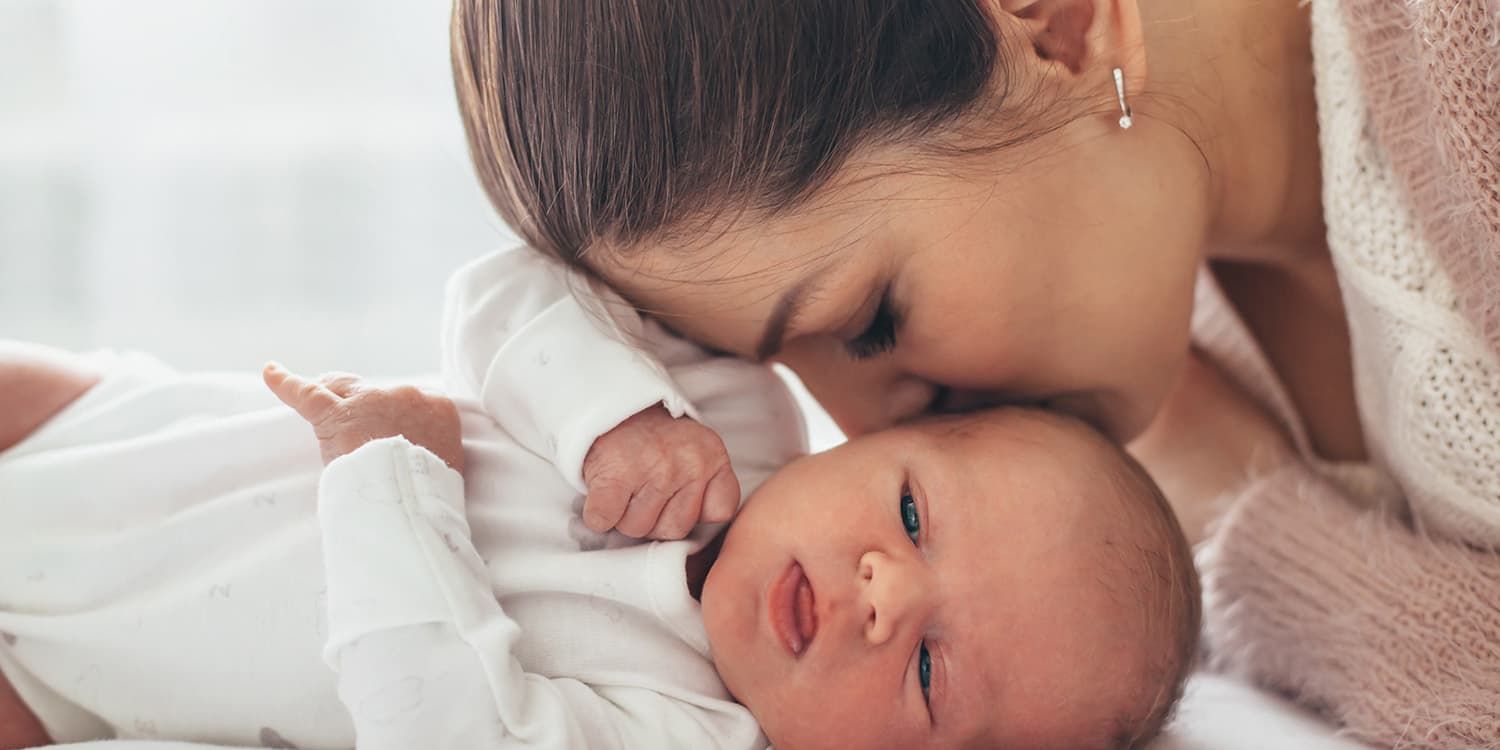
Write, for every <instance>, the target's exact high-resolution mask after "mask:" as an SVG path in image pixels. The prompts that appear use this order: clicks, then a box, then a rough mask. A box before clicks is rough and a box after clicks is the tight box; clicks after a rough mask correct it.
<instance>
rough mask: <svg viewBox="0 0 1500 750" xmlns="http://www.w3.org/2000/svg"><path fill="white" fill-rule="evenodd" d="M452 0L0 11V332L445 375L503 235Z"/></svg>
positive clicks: (175, 1)
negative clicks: (466, 292)
mask: <svg viewBox="0 0 1500 750" xmlns="http://www.w3.org/2000/svg"><path fill="white" fill-rule="evenodd" d="M447 14H448V2H447V0H315V1H314V0H214V1H213V2H208V1H206V0H130V1H129V2H120V1H119V0H3V1H0V337H6V338H21V339H29V340H35V341H40V342H44V343H50V344H56V345H60V346H66V347H70V348H92V347H99V346H115V347H129V348H139V349H144V350H147V351H150V352H153V353H157V354H159V355H161V356H163V357H165V358H167V359H168V360H169V361H171V362H173V363H174V364H178V365H180V366H183V367H254V366H257V365H258V364H259V363H260V362H261V361H262V360H264V359H265V358H267V357H273V356H274V357H279V358H282V359H284V360H286V361H287V362H288V363H289V364H292V365H293V366H297V367H302V368H306V369H308V370H314V371H316V370H322V369H332V368H343V369H352V370H360V371H366V372H385V373H402V372H413V371H420V370H431V369H433V368H434V367H435V359H436V353H437V341H436V337H435V336H434V330H435V327H436V324H437V317H438V314H439V310H440V305H441V299H440V296H441V285H442V281H443V279H444V278H445V277H446V275H447V274H448V272H449V271H451V270H452V268H453V267H454V266H455V265H456V264H458V263H460V262H462V261H463V260H464V259H467V258H470V257H473V256H475V255H477V254H480V253H482V252H485V251H486V250H489V249H492V248H494V247H496V246H498V245H500V244H502V243H505V242H508V241H509V239H508V233H507V232H506V230H505V229H504V228H503V226H502V225H501V224H500V223H499V221H498V219H497V218H495V217H494V215H493V213H492V212H491V211H490V209H489V208H488V206H487V204H486V203H485V201H484V199H483V196H482V194H481V193H480V192H479V190H478V188H477V187H476V185H475V181H474V178H473V176H472V173H471V171H470V168H469V165H468V157H467V154H466V152H465V149H464V145H463V140H462V132H461V130H460V125H459V122H458V117H457V112H456V108H455V105H454V103H453V95H452V87H451V85H450V83H449V75H448V57H447V56H448V50H447Z"/></svg>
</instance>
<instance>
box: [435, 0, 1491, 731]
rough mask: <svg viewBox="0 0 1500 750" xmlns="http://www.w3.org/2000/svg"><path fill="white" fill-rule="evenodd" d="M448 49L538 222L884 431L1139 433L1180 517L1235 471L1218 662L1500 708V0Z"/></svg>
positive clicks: (1369, 713) (1221, 529)
mask: <svg viewBox="0 0 1500 750" xmlns="http://www.w3.org/2000/svg"><path fill="white" fill-rule="evenodd" d="M454 42H455V69H456V74H457V86H458V91H459V96H460V100H461V105H462V108H463V112H464V116H465V121H466V125H467V127H468V131H469V136H470V143H471V148H472V151H473V155H474V157H475V161H476V163H477V165H478V169H479V173H480V177H481V179H482V180H483V182H484V184H485V187H486V189H487V191H488V192H489V194H490V196H491V198H492V199H493V201H494V202H495V204H496V205H497V206H498V208H499V209H500V211H501V212H502V214H504V216H505V217H506V218H507V220H508V221H509V222H510V223H511V225H512V226H513V227H514V228H515V229H516V230H517V231H518V232H519V233H520V234H521V235H522V237H523V238H524V239H525V240H527V241H528V242H529V243H531V244H532V245H534V246H535V247H537V248H539V249H541V250H543V251H546V252H550V253H553V254H556V255H559V256H561V257H563V258H565V259H567V260H568V261H570V262H572V263H575V264H578V265H580V266H583V267H585V268H587V269H589V270H590V271H592V272H593V273H595V274H597V275H599V276H601V277H602V278H604V279H605V280H607V281H608V282H609V283H611V284H612V285H613V286H614V287H616V288H617V289H618V290H620V291H621V292H622V293H624V294H625V295H626V296H627V297H629V298H630V299H632V300H633V301H634V302H635V303H636V304H638V305H639V306H640V307H642V308H643V309H645V310H647V311H650V312H652V313H655V314H656V315H657V316H659V317H660V318H661V319H662V320H663V321H665V322H666V323H668V324H669V325H672V326H674V327H675V328H677V329H678V330H679V331H680V332H682V333H683V334H685V335H687V336H690V337H692V338H694V339H697V340H700V341H702V342H705V343H708V344H710V345H713V346H716V347H719V348H722V349H725V350H728V351H733V352H736V353H739V354H742V355H744V356H747V357H755V358H762V359H763V358H768V357H775V358H778V359H780V360H782V361H784V362H786V363H788V364H790V365H791V366H792V367H793V368H794V369H795V370H796V371H797V372H798V373H799V374H800V375H801V376H802V377H803V379H804V380H805V381H806V382H807V384H808V385H809V387H810V388H811V389H812V390H813V392H814V393H815V394H816V395H817V396H818V397H819V399H820V400H821V401H822V402H823V403H824V404H825V406H827V407H828V409H829V411H830V412H831V413H832V414H833V415H834V417H835V418H836V419H837V420H838V422H839V423H840V424H841V425H842V426H843V427H844V428H845V429H846V431H848V432H851V433H859V432H864V431H868V430H872V429H877V428H880V427H882V426H885V425H889V424H892V423H894V422H897V421H900V420H904V419H908V418H911V417H915V416H918V415H920V414H923V413H927V412H932V411H946V410H955V409H959V410H961V409H971V408H978V407H982V406H985V405H989V404H996V403H1014V402H1024V403H1035V404H1041V405H1045V406H1047V407H1049V408H1054V409H1058V410H1062V411H1066V412H1070V413H1073V414H1076V415H1079V416H1081V417H1084V418H1085V419H1088V420H1090V421H1091V422H1093V423H1094V424H1095V425H1097V426H1098V427H1099V428H1100V429H1102V430H1104V431H1105V432H1106V433H1107V434H1109V435H1111V436H1112V437H1114V438H1115V439H1117V440H1120V441H1122V442H1124V441H1132V440H1136V439H1137V438H1139V440H1136V442H1135V444H1134V445H1135V449H1136V450H1137V452H1138V455H1140V456H1141V457H1142V459H1143V460H1144V461H1145V462H1146V463H1147V464H1148V466H1149V467H1150V468H1151V469H1152V471H1153V473H1154V474H1155V475H1156V476H1157V478H1158V479H1159V481H1160V482H1161V483H1162V484H1163V485H1164V486H1165V487H1166V488H1167V489H1168V491H1169V493H1170V494H1172V495H1173V496H1174V501H1175V502H1177V503H1179V505H1180V506H1181V508H1182V510H1183V512H1184V515H1185V516H1187V517H1188V518H1190V519H1191V518H1196V517H1198V516H1200V515H1201V508H1202V506H1203V502H1204V501H1206V500H1208V499H1210V498H1212V497H1215V496H1218V495H1220V494H1221V493H1224V492H1231V493H1232V494H1233V496H1234V500H1233V502H1232V504H1231V505H1230V506H1229V510H1228V512H1227V515H1226V516H1225V518H1224V519H1223V521H1222V522H1221V524H1220V525H1219V526H1218V528H1217V530H1216V532H1214V534H1213V536H1212V538H1211V539H1210V540H1209V542H1208V547H1207V552H1206V553H1205V560H1204V563H1205V564H1204V570H1203V573H1204V574H1205V578H1206V582H1207V585H1208V597H1209V598H1208V604H1209V612H1208V620H1209V623H1208V624H1209V631H1208V635H1209V637H1210V642H1211V645H1212V648H1213V651H1214V653H1215V654H1216V655H1217V656H1218V657H1219V658H1220V659H1221V660H1222V661H1224V662H1225V663H1226V664H1228V665H1230V666H1233V667H1236V668H1239V669H1241V670H1243V671H1246V672H1248V673H1249V674H1250V675H1251V676H1252V677H1254V678H1255V679H1257V680H1258V681H1260V682H1262V683H1264V684H1267V685H1269V686H1271V687H1274V688H1278V689H1282V690H1285V691H1289V692H1292V693H1294V694H1295V695H1297V696H1298V697H1300V698H1301V699H1302V700H1303V701H1305V702H1307V703H1309V704H1312V705H1315V706H1319V707H1321V708H1323V709H1325V710H1326V711H1327V712H1328V713H1329V714H1330V715H1331V716H1333V717H1334V718H1336V719H1337V720H1339V721H1341V722H1343V723H1344V724H1345V725H1347V726H1348V728H1349V730H1350V732H1351V733H1352V734H1354V735H1355V736H1357V737H1360V738H1363V739H1366V740H1368V741H1371V742H1374V743H1377V744H1382V745H1393V744H1397V743H1400V744H1402V746H1405V747H1443V748H1446V747H1472V746H1474V745H1476V744H1487V743H1490V742H1493V741H1495V740H1496V739H1497V738H1500V709H1497V708H1496V706H1500V652H1497V651H1496V650H1495V649H1496V647H1495V646H1494V645H1493V644H1495V643H1496V642H1500V625H1497V623H1500V558H1497V557H1496V555H1495V553H1494V552H1493V551H1492V550H1493V549H1494V548H1495V547H1497V546H1500V299H1497V298H1496V295H1495V293H1494V292H1492V290H1494V289H1496V288H1497V287H1500V274H1497V273H1496V272H1495V269H1494V267H1495V265H1496V264H1497V262H1500V151H1497V146H1496V144H1500V83H1497V81H1496V79H1495V77H1494V72H1493V71H1495V70H1500V5H1496V3H1495V0H1443V1H1442V2H1426V3H1395V2H1389V0H1312V2H1311V3H1309V4H1299V3H1295V2H1291V1H1290V0H1288V1H1287V2H1279V3H1247V2H1209V1H1207V0H1156V1H1154V2H1142V1H1140V0H953V1H952V2H945V3H933V2H930V1H929V0H837V1H835V0H827V1H815V0H809V1H808V2H797V3H786V2H772V1H771V0H761V1H750V0H746V1H745V2H737V3H702V2H668V1H666V0H657V1H656V2H636V3H619V2H617V1H616V0H588V1H587V2H584V1H580V2H576V3H555V2H552V1H551V0H534V1H533V2H499V0H460V2H458V3H457V7H456V9H455V15H454ZM559 51H561V54H559ZM1205 264H1206V268H1207V272H1206V273H1204V274H1203V275H1202V276H1201V277H1200V276H1199V273H1198V272H1199V269H1200V267H1204V266H1205ZM1190 342H1191V343H1192V344H1193V345H1194V346H1195V347H1196V351H1197V355H1190V351H1191V350H1192V348H1191V347H1190ZM1200 360H1202V361H1206V362H1207V363H1208V364H1206V365H1200V364H1198V362H1199V361H1200ZM1221 373H1223V374H1221ZM1224 375H1227V376H1228V379H1229V380H1230V381H1232V382H1233V384H1232V385H1231V384H1230V383H1229V382H1226V380H1225V378H1224ZM1241 392H1243V395H1241ZM1148 426H1149V428H1150V429H1149V430H1148ZM1283 435H1285V437H1283ZM1247 477H1253V478H1252V479H1251V480H1250V481H1249V483H1248V484H1246V478H1247Z"/></svg>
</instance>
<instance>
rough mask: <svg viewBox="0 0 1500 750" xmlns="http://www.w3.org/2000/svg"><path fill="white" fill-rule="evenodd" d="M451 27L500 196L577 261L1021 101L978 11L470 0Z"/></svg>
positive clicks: (756, 206)
mask: <svg viewBox="0 0 1500 750" xmlns="http://www.w3.org/2000/svg"><path fill="white" fill-rule="evenodd" d="M452 28H453V65H454V72H455V80H456V87H457V90H458V99H459V103H460V109H461V110H462V113H463V119H464V125H465V127H466V130H467V133H468V138H469V145H470V148H471V150H472V156H473V159H474V163H475V165H476V168H477V170H478V173H479V177H480V180H481V182H482V183H483V185H484V188H485V190H486V191H487V192H488V194H489V198H490V200H491V201H492V202H493V203H494V205H495V206H496V208H497V209H498V210H499V211H500V213H501V215H502V216H503V217H504V219H505V220H506V221H507V222H508V223H509V224H510V225H511V227H512V228H513V229H514V230H515V231H516V232H517V233H518V234H520V236H521V237H522V239H524V240H525V241H526V242H527V243H529V244H530V245H532V246H534V247H535V248H537V249H539V250H542V251H544V252H548V253H550V254H553V255H556V256H559V257H561V258H563V259H565V260H568V261H570V262H574V263H578V262H580V261H581V259H582V258H583V257H584V256H585V254H586V253H588V252H589V251H590V249H591V248H594V247H595V246H597V245H599V244H608V245H612V246H615V247H629V246H631V245H634V244H636V243H638V242H640V241H642V240H646V239H648V238H649V239H655V238H662V236H663V235H664V234H666V233H669V232H680V231H683V230H684V229H688V228H691V227H694V226H699V225H701V224H702V223H706V222H707V221H709V220H711V219H712V217H714V216H715V215H717V214H718V213H719V212H721V211H723V210H726V209H730V210H736V211H750V212H763V213H770V214H774V213H776V212H779V211H785V210H787V209H789V208H792V207H794V206H796V205H798V204H799V203H800V202H801V201H803V200H804V199H805V198H807V196H808V195H809V194H811V193H812V192H813V191H814V190H815V189H816V188H817V187H818V186H819V185H821V184H822V183H824V182H825V181H827V179H828V178H829V176H830V175H832V174H833V173H834V172H835V171H837V170H838V168H839V167H840V166H841V165H842V164H843V163H844V162H845V161H846V160H847V159H848V157H849V155H850V153H851V152H853V151H854V150H855V149H856V148H858V147H860V146H864V145H868V144H871V143H872V142H879V141H882V140H892V141H894V140H900V141H911V140H914V139H925V140H935V138H936V137H937V136H940V135H943V134H949V133H952V132H954V131H955V130H957V129H958V128H959V127H960V126H961V125H962V124H963V123H964V121H965V119H966V118H965V115H966V114H968V113H970V112H972V111H973V110H975V109H976V104H977V103H980V102H984V103H986V104H987V105H989V106H986V107H985V109H986V110H988V111H991V112H997V111H1004V110H1005V108H1004V107H1001V106H1000V104H1001V100H1002V99H1003V98H1004V97H1005V96H1006V94H1007V93H1008V91H1009V90H1010V88H1011V87H1010V86H1007V85H996V81H998V80H1002V79H1006V80H1008V76H1004V75H1000V73H1001V71H1000V68H1002V67H1003V66H1004V59H1003V54H1004V51H1005V47H1004V46H1003V45H1002V44H1001V39H1000V34H999V33H998V31H997V29H996V28H995V25H994V21H993V19H992V18H991V17H990V16H989V15H988V14H987V13H986V12H985V11H984V10H983V9H982V8H981V7H980V5H979V3H978V2H977V1H975V0H958V1H954V0H944V1H942V2H933V1H932V0H794V1H791V2H788V1H787V0H734V1H733V2H727V1H724V0H458V1H457V2H456V3H455V6H454V12H453V27H452Z"/></svg>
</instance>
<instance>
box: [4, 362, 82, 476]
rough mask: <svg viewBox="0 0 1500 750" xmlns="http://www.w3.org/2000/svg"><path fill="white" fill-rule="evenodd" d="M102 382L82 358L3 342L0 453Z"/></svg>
mask: <svg viewBox="0 0 1500 750" xmlns="http://www.w3.org/2000/svg"><path fill="white" fill-rule="evenodd" d="M97 382H99V375H98V374H97V373H95V372H94V371H93V370H92V369H91V368H90V367H89V366H88V364H87V363H86V362H85V361H84V360H83V359H82V358H81V357H78V356H76V355H73V354H69V353H67V352H63V351H59V350H56V349H49V348H46V347H42V346H35V345H32V344H22V343H19V342H11V341H0V451H4V450H6V449H7V448H10V447H11V446H13V445H15V444H16V443H19V442H21V440H22V439H24V438H25V437H26V436H27V435H30V434H31V433H32V432H33V431H35V430H36V428H38V427H40V426H42V424H43V423H44V422H46V421H47V420H49V419H51V418H52V417H53V416H54V415H55V414H57V413H58V412H60V411H62V410H63V407H65V406H67V405H68V404H71V403H73V400H74V399H76V398H78V397H79V396H82V395H83V394H84V392H86V391H88V389H89V388H91V387H93V385H94V384H95V383H97Z"/></svg>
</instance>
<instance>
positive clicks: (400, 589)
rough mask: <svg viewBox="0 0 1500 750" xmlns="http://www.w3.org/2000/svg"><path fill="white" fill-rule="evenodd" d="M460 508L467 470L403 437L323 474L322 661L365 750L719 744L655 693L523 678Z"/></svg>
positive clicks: (516, 634)
mask: <svg viewBox="0 0 1500 750" xmlns="http://www.w3.org/2000/svg"><path fill="white" fill-rule="evenodd" d="M463 503H464V499H463V478H462V477H461V476H460V475H459V474H458V472H455V471H452V470H450V469H449V468H448V467H446V466H444V462H443V461H441V460H439V459H438V458H437V457H436V456H434V455H433V454H432V453H430V452H429V451H427V450H425V449H423V448H420V447H418V446H414V445H412V444H411V443H409V442H407V441H406V440H405V439H402V438H399V437H397V438H386V439H381V440H376V441H373V442H369V443H366V444H364V445H363V446H362V447H360V448H359V449H357V450H355V451H354V452H353V453H350V454H348V455H345V456H343V457H341V458H339V459H337V460H335V461H334V462H333V463H332V464H330V465H329V467H328V469H327V470H326V471H325V472H324V475H323V479H322V482H321V484H320V486H319V492H318V518H319V522H320V526H321V529H322V534H323V554H324V563H325V565H326V570H327V581H328V630H329V634H328V640H327V642H326V644H325V646H324V651H323V657H324V660H325V661H327V663H328V664H329V666H330V667H332V668H333V669H334V671H335V672H337V673H338V691H339V697H340V699H341V700H342V701H343V703H344V704H345V705H346V706H347V707H348V709H349V712H350V716H351V717H352V719H353V721H354V726H355V732H356V738H357V743H358V747H359V748H361V750H377V749H380V750H383V749H389V750H409V749H410V748H431V749H432V750H489V749H490V748H528V747H537V748H578V749H579V750H584V749H585V748H587V749H590V750H592V749H593V748H600V749H607V748H621V749H622V750H623V749H625V748H642V747H667V746H678V747H703V748H712V747H717V746H718V745H719V743H720V741H722V738H719V737H716V736H715V734H714V733H713V732H712V731H711V730H712V724H711V722H709V721H705V720H704V718H705V717H703V716H699V715H696V714H695V713H694V710H693V709H692V708H691V707H689V706H687V705H686V704H683V703H680V702H678V701H675V700H672V699H670V698H667V697H666V696H663V695H661V694H659V693H655V692H652V691H649V690H645V689H641V688H610V687H599V688H595V687H593V686H590V685H587V684H584V683H582V682H579V681H578V680H574V679H568V678H549V677H545V676H542V675H538V674H531V673H528V672H526V671H525V669H524V668H523V666H522V665H521V663H520V662H519V661H517V660H516V658H515V656H514V655H513V649H514V648H515V646H516V644H517V641H518V640H519V639H520V637H521V630H520V627H519V626H518V625H517V624H516V623H515V621H514V620H512V619H511V618H510V617H509V616H507V615H506V613H505V612H504V611H503V610H502V608H501V606H500V603H499V602H498V601H497V600H496V599H495V595H494V593H493V591H492V589H491V587H490V583H489V580H488V576H487V575H486V568H485V563H484V561H483V560H481V559H480V557H479V554H478V552H477V551H476V550H475V548H474V546H473V544H472V542H471V535H470V530H469V527H468V524H467V521H466V520H465V516H464V505H463Z"/></svg>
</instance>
